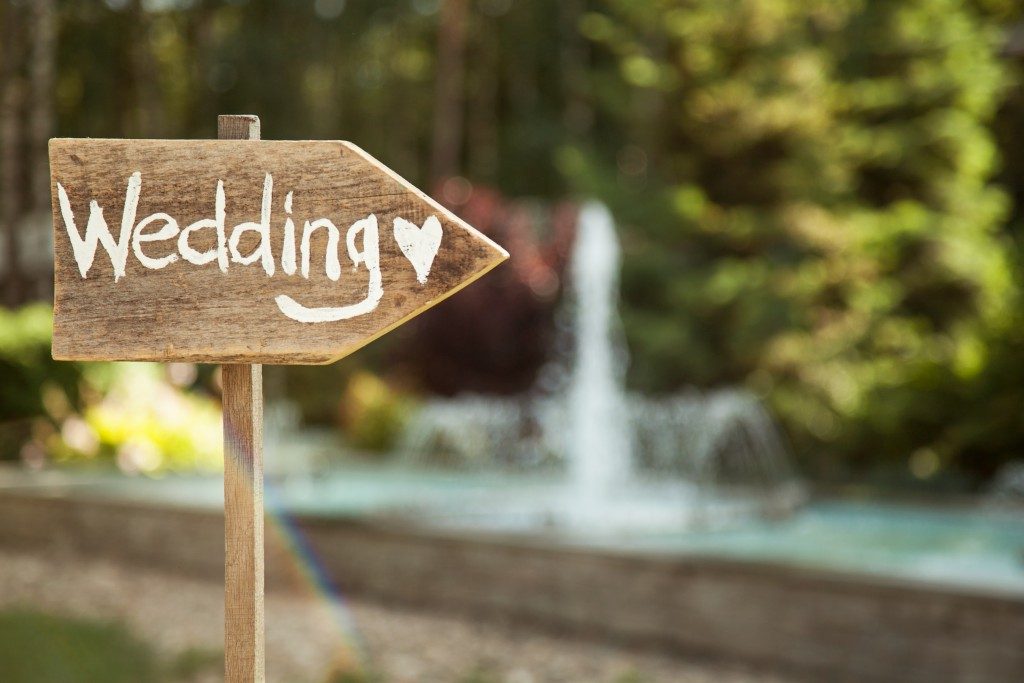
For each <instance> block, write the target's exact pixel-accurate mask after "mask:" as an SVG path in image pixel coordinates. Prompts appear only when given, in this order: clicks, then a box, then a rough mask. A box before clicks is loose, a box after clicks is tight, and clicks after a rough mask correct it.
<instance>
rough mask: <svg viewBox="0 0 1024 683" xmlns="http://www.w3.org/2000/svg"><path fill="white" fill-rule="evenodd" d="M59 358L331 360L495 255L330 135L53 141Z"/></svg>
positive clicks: (436, 297) (447, 290)
mask: <svg viewBox="0 0 1024 683" xmlns="http://www.w3.org/2000/svg"><path fill="white" fill-rule="evenodd" d="M50 169H51V186H52V187H51V189H52V193H53V223H54V260H55V263H54V271H55V275H54V335H53V357H54V358H57V359H60V360H149V361H172V360H173V361H195V362H210V363H287V364H292V363H301V364H317V363H329V362H332V361H334V360H337V359H338V358H340V357H342V356H345V355H347V354H349V353H351V352H352V351H354V350H355V349H358V348H359V347H361V346H363V345H364V344H366V343H368V342H370V341H372V340H373V339H375V338H377V337H378V336H380V335H382V334H384V333H385V332H387V331H388V330H390V329H392V328H394V327H396V326H397V325H400V324H401V323H402V322H404V321H406V320H408V319H409V318H412V317H413V316H415V315H417V314H418V313H420V312H422V311H424V310H425V309H427V308H429V307H431V306H433V305H434V304H436V303H438V302H439V301H441V300H442V299H444V298H445V297H447V296H449V295H451V294H453V293H454V292H456V291H458V290H459V289H461V288H462V287H464V286H465V285H467V284H469V283H470V282H472V281H473V280H475V279H476V278H478V277H480V276H481V275H483V274H484V273H486V272H487V271H488V270H490V269H491V268H493V267H494V266H496V265H497V264H499V263H500V262H502V261H504V260H505V259H506V258H508V254H507V253H506V252H505V250H504V249H502V248H501V247H499V246H498V245H497V244H495V243H494V242H492V241H491V240H489V239H488V238H487V237H485V236H484V235H482V234H481V233H479V232H477V231H476V230H474V229H473V228H472V227H470V226H469V225H467V224H466V223H464V222H463V221H461V220H460V219H459V218H457V217H456V216H454V215H453V214H451V213H450V212H449V211H447V210H445V209H444V208H443V207H441V206H440V205H439V204H437V203H436V202H435V201H433V200H432V199H430V198H429V197H427V196H426V195H425V194H423V193H422V192H420V191H418V190H417V189H416V188H414V187H413V186H412V185H410V184H409V183H407V182H406V181H405V180H403V179H402V178H400V177H399V176H398V175H397V174H395V173H394V172H392V171H390V170H389V169H387V168H385V167H384V166H383V165H382V164H381V163H379V162H378V161H376V160H375V159H373V158H372V157H371V156H370V155H368V154H367V153H366V152H364V151H363V150H361V149H359V148H358V147H356V146H355V145H353V144H351V143H349V142H339V141H262V142H260V141H253V140H101V139H54V140H51V141H50Z"/></svg>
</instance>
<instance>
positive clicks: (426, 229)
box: [50, 116, 508, 683]
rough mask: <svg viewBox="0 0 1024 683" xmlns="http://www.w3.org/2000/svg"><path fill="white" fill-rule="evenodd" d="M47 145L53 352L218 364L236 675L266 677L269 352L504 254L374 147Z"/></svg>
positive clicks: (440, 285)
mask: <svg viewBox="0 0 1024 683" xmlns="http://www.w3.org/2000/svg"><path fill="white" fill-rule="evenodd" d="M218 133H219V135H218V137H219V139H218V140H101V139H62V138H57V139H53V140H51V141H50V174H51V191H52V195H53V224H54V322H53V328H54V329H53V357H54V358H56V359H58V360H79V361H93V360H95V361H99V360H147V361H161V362H165V361H193V362H206V363H222V364H223V374H222V384H223V402H224V512H225V543H224V545H225V560H224V562H225V564H224V570H225V674H226V680H227V681H228V682H229V683H238V682H242V681H245V682H247V683H248V682H250V681H262V680H264V667H263V453H262V449H263V444H262V437H263V388H262V365H261V364H263V363H272V364H319V363H330V362H332V361H335V360H337V359H339V358H341V357H343V356H345V355H348V354H349V353H351V352H353V351H355V350H356V349H358V348H359V347H361V346H363V345H364V344H367V343H369V342H370V341H372V340H374V339H376V338H377V337H379V336H380V335H382V334H384V333H385V332H387V331H389V330H391V329H392V328H394V327H397V326H398V325H401V324H402V323H403V322H405V321H407V320H409V319H410V318H412V317H414V316H416V315H418V314H419V313H421V312H423V311H424V310H426V309H427V308H430V307H431V306H433V305H434V304H436V303H438V302H439V301H441V300H442V299H444V298H446V297H448V296H450V295H451V294H453V293H455V292H456V291H458V290H459V289H461V288H462V287H464V286H466V285H467V284H469V283H470V282H472V281H473V280H475V279H477V278H478V277H480V276H481V275H483V274H484V273H486V272H487V271H488V270H490V269H491V268H493V267H494V266H496V265H498V264H499V263H501V262H502V261H504V260H505V259H506V258H508V254H507V253H506V252H505V250H504V249H502V248H501V247H499V246H498V245H497V244H495V243H494V242H492V241H491V240H489V239H488V238H487V237H485V236H484V235H482V234H481V233H479V232H477V231H476V230H474V229H473V228H472V227H470V226H469V225H467V224H466V223H464V222H463V221H461V220H460V219H459V218H457V217H456V216H454V215H453V214H451V213H450V212H449V211H447V210H445V209H444V208H443V207H441V206H440V205H439V204H437V203H436V202H434V201H433V200H432V199H430V198H429V197H427V196H426V195H424V194H423V193H422V192H420V191H419V190H417V189H416V188H414V187H413V186H411V185H410V184H409V183H407V182H406V181H404V180H403V179H402V178H400V177H399V176H398V175H396V174H395V173H394V172H392V171H390V170H389V169H387V168H385V167H384V166H383V165H382V164H381V163H380V162H378V161H376V160H375V159H373V158H372V157H370V156H369V155H368V154H366V152H363V151H362V150H361V149H359V148H358V147H356V146H355V145H353V144H351V143H348V142H339V141H260V124H259V119H258V118H257V117H255V116H221V117H220V119H219V120H218Z"/></svg>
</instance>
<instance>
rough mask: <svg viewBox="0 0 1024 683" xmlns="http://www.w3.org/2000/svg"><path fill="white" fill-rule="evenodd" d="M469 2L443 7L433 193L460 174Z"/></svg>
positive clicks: (451, 1) (452, 1) (448, 1)
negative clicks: (467, 10) (442, 183)
mask: <svg viewBox="0 0 1024 683" xmlns="http://www.w3.org/2000/svg"><path fill="white" fill-rule="evenodd" d="M465 48H466V0H444V1H443V2H442V4H441V16H440V26H439V27H438V45H437V87H436V93H435V101H434V141H433V150H432V155H431V162H430V181H431V186H432V188H431V189H433V188H434V187H436V185H437V184H439V183H441V182H443V181H444V180H445V179H447V178H450V177H452V176H454V175H457V174H458V170H459V155H460V152H461V151H462V133H463V131H462V125H463V106H464V92H463V85H464V80H465Z"/></svg>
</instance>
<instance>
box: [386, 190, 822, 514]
mask: <svg viewBox="0 0 1024 683" xmlns="http://www.w3.org/2000/svg"><path fill="white" fill-rule="evenodd" d="M619 266H620V249H619V243H618V239H617V236H616V233H615V227H614V223H613V220H612V216H611V214H610V213H609V211H608V209H607V208H605V207H604V206H603V205H601V204H599V203H596V202H591V203H588V204H586V205H584V206H583V208H582V210H581V211H580V214H579V221H578V228H577V238H576V242H575V245H574V248H573V255H572V260H571V264H570V274H571V290H570V300H571V302H572V320H573V325H572V334H573V355H572V358H571V361H570V362H569V363H568V365H569V368H568V372H567V373H566V372H562V373H561V374H562V375H566V374H567V379H566V381H565V382H563V384H564V385H565V386H564V387H562V388H561V389H560V390H558V391H556V392H553V393H552V394H551V395H547V396H545V397H544V398H541V399H533V400H531V399H529V398H527V397H521V398H512V399H509V398H495V397H480V396H463V397H459V398H455V399H435V400H431V401H429V402H427V404H426V405H425V406H424V407H423V409H422V410H421V411H420V412H419V413H418V414H417V415H416V417H415V418H414V419H413V421H412V423H411V424H410V425H409V427H408V429H407V431H406V433H405V436H404V438H403V440H402V444H401V450H402V451H403V452H404V453H405V454H406V456H407V458H408V459H411V460H413V461H416V460H423V459H434V460H435V461H436V460H437V459H438V458H437V453H438V452H443V453H445V454H446V455H445V457H443V458H441V459H442V460H443V462H445V464H448V465H450V464H452V463H456V464H462V465H465V466H487V465H494V464H502V465H506V466H513V467H518V468H519V470H520V471H526V470H530V469H533V470H541V471H543V470H544V469H545V468H544V466H545V465H547V464H550V463H552V462H559V463H562V465H563V467H564V470H565V472H566V474H567V477H566V478H565V479H564V481H558V482H557V483H555V484H551V483H548V484H547V485H537V486H533V487H531V488H530V489H529V492H528V494H525V495H524V493H523V492H522V491H516V492H511V493H509V494H508V495H505V496H501V495H497V496H496V495H495V494H494V493H493V492H489V493H488V494H487V495H486V496H485V497H484V498H483V499H482V500H480V501H479V502H478V503H473V502H469V501H466V500H461V501H459V503H458V508H457V509H455V508H454V507H452V508H450V509H449V508H447V507H446V509H444V510H442V511H440V512H438V511H436V510H435V511H433V512H426V513H425V514H428V515H431V516H435V517H436V516H440V517H442V518H444V519H446V520H448V521H450V522H452V523H457V524H459V525H470V526H487V527H501V528H509V527H512V528H514V529H518V530H530V529H537V528H548V529H568V530H572V531H573V532H574V533H577V534H578V533H584V534H586V533H598V534H608V533H612V534H616V533H624V532H630V531H634V530H643V531H651V532H658V531H675V530H680V529H687V528H695V527H701V528H706V527H718V526H722V525H726V524H729V523H731V522H733V521H734V520H738V519H747V518H750V517H751V516H756V515H766V514H771V515H776V514H779V513H780V512H785V511H788V510H791V509H792V508H793V507H794V506H796V505H798V504H799V503H800V502H801V501H802V499H803V493H802V487H801V486H800V484H799V482H798V479H797V477H796V476H795V472H794V471H793V468H792V466H791V464H790V459H789V457H788V454H787V451H786V448H785V444H784V440H783V439H782V437H781V435H780V433H779V432H778V429H777V427H776V426H775V424H774V422H773V421H772V419H771V417H770V416H769V415H768V413H767V412H766V411H765V409H764V407H763V406H762V405H761V403H760V401H758V400H757V398H756V397H755V396H753V395H752V394H751V393H749V392H747V391H744V390H742V389H736V388H730V389H722V390H718V391H715V392H711V393H707V394H701V393H700V392H697V391H695V390H690V391H687V392H684V393H681V394H678V395H674V396H669V397H659V398H652V397H647V396H640V395H634V394H630V393H628V392H627V391H626V389H625V382H624V378H625V367H626V361H627V358H626V354H625V352H624V345H623V344H621V343H619V332H620V329H619V319H618V312H617V308H616V302H617V299H618V273H619ZM556 365H557V364H556ZM554 374H559V373H554ZM538 393H541V392H538ZM550 479H551V477H550V476H549V480H550ZM418 514H424V513H423V512H420V513H418ZM442 521H443V520H442Z"/></svg>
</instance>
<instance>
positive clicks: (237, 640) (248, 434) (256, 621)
mask: <svg viewBox="0 0 1024 683" xmlns="http://www.w3.org/2000/svg"><path fill="white" fill-rule="evenodd" d="M221 377H222V384H223V401H224V672H225V681H227V683H253V682H254V681H263V680H264V612H263V576H264V572H263V366H262V365H224V366H222V375H221Z"/></svg>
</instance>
